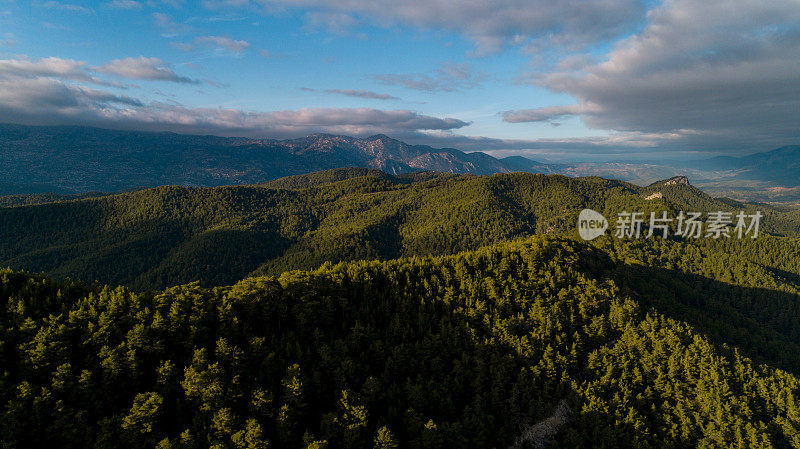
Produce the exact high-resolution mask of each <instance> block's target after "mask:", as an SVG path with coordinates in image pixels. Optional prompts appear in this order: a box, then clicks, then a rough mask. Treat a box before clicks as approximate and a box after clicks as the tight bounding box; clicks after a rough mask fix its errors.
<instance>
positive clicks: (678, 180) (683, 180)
mask: <svg viewBox="0 0 800 449" xmlns="http://www.w3.org/2000/svg"><path fill="white" fill-rule="evenodd" d="M676 184H683V185H687V186H688V185H689V178H687V177H686V176H673V177H672V178H669V179H667V180H666V181H664V185H665V186H671V185H676Z"/></svg>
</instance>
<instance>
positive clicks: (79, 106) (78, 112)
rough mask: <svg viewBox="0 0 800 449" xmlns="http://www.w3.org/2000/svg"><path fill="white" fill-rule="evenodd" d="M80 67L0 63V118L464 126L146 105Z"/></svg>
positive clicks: (308, 127) (390, 113) (188, 128)
mask: <svg viewBox="0 0 800 449" xmlns="http://www.w3.org/2000/svg"><path fill="white" fill-rule="evenodd" d="M87 70H88V69H87V66H86V64H85V63H83V62H78V61H72V60H64V59H59V58H45V59H41V60H38V61H31V60H27V59H22V60H0V122H14V123H26V124H50V125H59V124H70V125H74V124H81V125H88V126H100V127H110V128H120V129H143V130H153V131H175V132H187V133H210V134H227V135H241V136H253V137H296V136H301V135H306V134H311V133H315V132H325V133H334V134H349V135H355V136H366V135H371V134H376V133H391V134H394V135H412V134H414V133H417V132H420V131H426V130H436V131H448V130H453V129H457V128H462V127H464V126H467V125H468V123H467V122H464V121H462V120H458V119H454V118H437V117H432V116H428V115H423V114H419V113H417V112H414V111H408V110H380V109H371V108H302V109H298V110H289V111H273V112H252V111H243V110H238V109H222V108H188V107H184V106H181V105H178V104H167V103H160V102H152V103H148V102H145V101H142V100H140V99H137V98H133V97H130V96H126V95H119V94H115V93H113V92H109V91H106V90H100V89H95V88H90V87H87V86H84V85H82V84H79V82H89V83H96V84H101V83H103V82H102V80H97V79H96V78H94V77H93V76H91V75H89V74H88V72H87ZM94 70H96V71H98V72H103V73H110V74H114V75H117V76H121V77H125V78H133V79H150V80H162V81H178V82H186V81H183V78H181V77H177V75H175V74H174V73H173V72H171V71H169V70H168V69H166V68H165V64H164V63H163V61H161V60H159V59H155V58H128V59H121V60H114V61H111V62H109V63H108V64H105V65H103V66H101V67H97V68H94ZM176 77H177V78H176ZM337 93H342V94H345V95H348V94H353V95H355V96H362V97H363V96H370V95H372V94H373V93H370V92H363V91H341V92H337ZM375 95H379V94H375Z"/></svg>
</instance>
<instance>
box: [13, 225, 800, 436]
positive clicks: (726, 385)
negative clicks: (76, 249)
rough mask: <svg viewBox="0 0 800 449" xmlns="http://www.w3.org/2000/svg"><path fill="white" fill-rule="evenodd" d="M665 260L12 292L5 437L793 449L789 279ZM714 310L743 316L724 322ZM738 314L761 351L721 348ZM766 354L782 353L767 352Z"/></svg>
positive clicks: (656, 249)
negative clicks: (146, 289) (151, 288)
mask: <svg viewBox="0 0 800 449" xmlns="http://www.w3.org/2000/svg"><path fill="white" fill-rule="evenodd" d="M636 245H641V246H639V247H637V246H636ZM675 245H681V244H680V243H675V242H655V241H652V240H651V241H648V242H638V243H630V244H628V243H620V242H617V241H614V240H612V239H610V238H605V239H602V241H600V242H596V243H594V244H588V243H583V242H578V241H575V240H570V239H565V238H561V237H552V236H538V237H534V238H531V239H528V240H525V241H518V242H514V243H501V244H497V245H495V246H491V247H487V248H482V249H480V250H477V251H474V252H467V253H460V254H458V255H454V256H444V257H426V258H420V257H412V258H405V259H399V260H393V261H387V262H349V263H345V264H340V265H336V266H333V265H330V264H327V265H325V266H323V267H322V268H320V269H317V270H315V271H312V272H304V271H294V272H288V273H284V274H282V275H280V276H279V277H260V278H250V279H246V280H243V281H241V282H239V283H237V284H236V285H233V286H231V287H218V288H212V289H207V288H202V287H200V286H198V285H197V284H190V285H184V286H180V287H174V288H170V289H168V290H165V291H159V292H150V293H135V292H132V291H130V290H127V289H125V288H112V287H102V286H97V287H94V288H87V287H83V286H80V285H76V284H65V283H56V282H54V281H52V280H49V279H47V278H41V277H36V276H33V277H31V276H28V275H24V274H19V273H13V272H9V271H4V272H2V274H1V275H0V280H1V283H0V293H2V298H3V299H4V300H5V301H6V304H5V306H4V307H3V308H2V309H0V323H1V325H0V341H2V342H3V345H2V346H0V357H2V358H1V359H0V362H1V363H0V367H2V370H3V373H2V383H0V400H1V401H2V409H1V410H2V414H1V415H0V429H1V430H0V438H2V441H3V444H4V445H5V446H6V447H53V446H58V447H89V446H91V447H121V446H125V447H131V448H138V447H154V446H156V445H157V446H158V447H160V448H173V447H174V448H191V447H209V446H214V447H231V448H264V447H267V444H269V446H270V447H281V448H322V447H329V448H356V447H381V448H390V447H409V448H440V447H453V448H491V447H509V446H514V447H526V446H525V445H526V444H527V445H529V446H527V447H538V446H539V445H541V444H543V443H544V442H545V441H548V440H549V441H550V446H549V447H586V448H590V447H596V448H624V447H636V448H664V447H757V448H788V447H800V409H799V408H798V407H800V401H799V399H800V398H798V395H800V382H799V381H798V378H797V377H796V376H795V375H794V374H791V372H794V373H797V372H798V371H797V368H798V365H797V359H796V357H797V351H796V346H792V344H794V345H796V343H797V341H798V340H797V324H796V323H798V320H797V305H796V304H797V299H798V296H797V292H798V287H799V286H800V284H798V283H797V282H796V279H797V278H796V277H795V278H793V279H794V280H792V279H788V278H787V279H784V278H782V277H780V276H781V275H779V274H778V273H777V272H772V271H770V270H768V269H766V268H764V267H762V266H760V265H758V264H756V263H754V262H750V261H747V260H745V259H743V258H739V257H737V256H736V255H735V254H731V255H730V256H729V257H728V258H727V259H725V260H723V261H719V260H718V259H717V257H718V255H716V254H713V253H711V252H708V253H704V254H703V255H702V257H693V256H694V254H690V255H691V256H692V257H687V258H681V257H678V256H677V255H678V254H679V253H681V252H683V251H690V252H691V251H700V248H699V247H692V248H687V247H685V246H683V247H682V246H675ZM644 261H647V262H648V263H647V264H645V263H643V262H644ZM653 261H657V262H658V263H660V264H661V265H663V266H662V267H659V266H657V265H656V264H654V263H653ZM739 270H743V273H739V272H738V271H739ZM678 273H680V274H679V275H676V274H678ZM692 273H696V274H695V275H693V276H696V278H687V277H686V276H689V275H690V274H692ZM743 274H744V275H743ZM784 274H785V275H786V276H787V277H788V276H789V275H790V274H791V275H793V276H797V275H798V272H797V271H794V272H791V273H789V272H785V273H784ZM778 281H780V283H779V284H776V285H773V283H774V282H778ZM723 284H727V285H728V287H727V288H728V289H727V290H724V291H720V293H719V294H718V295H717V296H710V297H704V295H705V294H706V293H707V292H709V291H714V288H716V287H719V286H720V285H723ZM780 295H784V296H780ZM726 308H727V309H730V310H732V311H734V312H738V313H741V315H731V316H732V317H733V318H731V319H730V320H728V321H726V322H719V321H717V320H716V319H715V317H718V316H719V315H715V314H718V313H721V312H722V311H723V310H722V309H726ZM701 309H706V310H708V312H709V315H708V316H709V317H710V319H709V320H707V321H705V322H700V321H698V320H699V319H700V318H702V317H703V315H702V314H694V313H693V311H694V310H701ZM751 309H752V310H751ZM755 310H758V311H761V313H760V314H759V313H752V311H755ZM726 313H727V311H726ZM745 315H748V316H745ZM750 315H754V318H752V319H753V320H755V321H756V322H758V324H759V325H760V328H761V331H760V333H756V334H753V335H751V336H750V341H749V342H748V340H747V339H744V340H742V345H737V346H733V345H730V344H729V343H731V340H726V339H725V338H726V335H728V334H736V333H737V332H741V333H742V335H743V336H744V335H745V333H746V331H749V330H750V329H749V328H748V327H747V326H749V325H750V324H751V322H750V321H748V320H749V319H750V318H749V316H750ZM726 316H728V315H726ZM737 317H741V319H740V318H737ZM684 318H686V319H687V320H688V322H687V321H686V320H684ZM692 321H697V322H692ZM735 337H736V336H735V335H733V336H732V337H731V338H733V339H735ZM762 338H764V339H773V342H777V341H778V340H779V339H781V338H783V339H784V342H786V343H787V344H786V345H785V346H784V347H782V348H778V347H774V348H770V349H769V350H766V349H765V350H764V351H761V352H759V346H760V345H761V344H762V340H761V339H762ZM789 340H791V343H789V342H788V341H789ZM772 349H774V350H775V351H776V352H774V353H773V352H772ZM749 354H755V355H757V356H758V357H759V358H760V360H761V361H762V362H764V363H766V364H757V363H754V362H752V361H751V360H750V358H749ZM776 364H778V365H783V366H785V367H787V369H789V370H790V371H789V372H787V371H783V370H780V369H776V368H774V367H773V366H775V365H776Z"/></svg>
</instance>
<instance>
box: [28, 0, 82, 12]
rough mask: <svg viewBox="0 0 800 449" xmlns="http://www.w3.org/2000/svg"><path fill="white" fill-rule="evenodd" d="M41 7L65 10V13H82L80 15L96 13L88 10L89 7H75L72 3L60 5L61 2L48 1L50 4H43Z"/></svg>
mask: <svg viewBox="0 0 800 449" xmlns="http://www.w3.org/2000/svg"><path fill="white" fill-rule="evenodd" d="M41 5H42V6H44V7H45V8H50V9H60V10H63V11H72V12H80V13H84V14H91V13H93V12H94V11H93V10H92V9H91V8H87V7H85V6H81V5H75V4H72V3H60V2H56V1H48V2H45V3H42V4H41Z"/></svg>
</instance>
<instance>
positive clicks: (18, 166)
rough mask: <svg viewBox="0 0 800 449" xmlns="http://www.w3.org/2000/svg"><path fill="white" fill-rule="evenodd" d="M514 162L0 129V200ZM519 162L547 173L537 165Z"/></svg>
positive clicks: (399, 149) (351, 146) (324, 138)
mask: <svg viewBox="0 0 800 449" xmlns="http://www.w3.org/2000/svg"><path fill="white" fill-rule="evenodd" d="M519 159H520V158H517V159H515V161H516V164H511V163H507V162H504V161H503V160H498V159H496V158H494V157H492V156H489V155H488V154H485V153H481V152H475V153H465V152H463V151H459V150H456V149H453V148H433V147H429V146H426V145H409V144H406V143H404V142H401V141H399V140H395V139H392V138H390V137H388V136H386V135H382V134H378V135H375V136H371V137H367V138H355V137H348V136H338V135H330V134H312V135H309V136H306V137H302V138H299V139H290V140H272V139H247V138H237V137H217V136H195V135H181V134H174V133H152V132H139V131H116V130H106V129H98V128H88V127H76V126H58V127H44V126H21V125H0V175H2V178H0V179H1V180H0V194H2V195H11V194H27V193H42V192H48V193H59V194H75V193H85V192H90V191H103V192H112V191H120V190H127V189H133V188H139V187H155V186H159V185H185V186H205V187H215V186H222V185H236V184H257V183H262V182H265V181H268V180H271V179H276V178H280V177H284V176H291V175H297V174H304V173H311V172H315V171H320V170H327V169H333V168H342V167H364V168H374V169H378V170H382V171H385V172H387V173H390V174H395V175H396V174H401V173H408V172H413V171H420V170H432V171H439V172H450V173H471V174H476V175H483V174H494V173H507V172H512V171H518V170H519V169H520V168H519V164H520V162H524V161H520V160H519ZM521 159H524V158H521ZM525 161H527V162H525V164H528V165H529V166H532V167H533V166H536V167H541V168H542V171H543V172H548V173H549V170H547V167H546V165H544V164H539V163H537V162H534V161H530V160H528V159H525ZM523 165H524V164H523ZM526 171H528V170H526Z"/></svg>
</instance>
